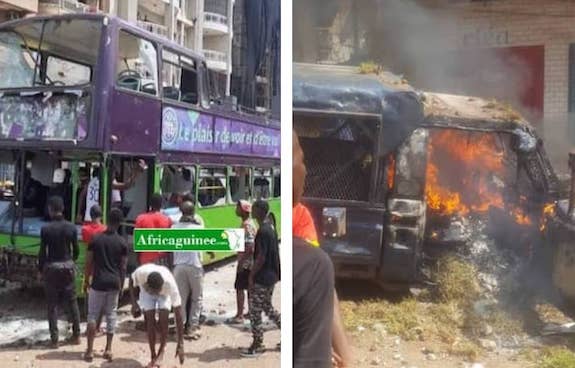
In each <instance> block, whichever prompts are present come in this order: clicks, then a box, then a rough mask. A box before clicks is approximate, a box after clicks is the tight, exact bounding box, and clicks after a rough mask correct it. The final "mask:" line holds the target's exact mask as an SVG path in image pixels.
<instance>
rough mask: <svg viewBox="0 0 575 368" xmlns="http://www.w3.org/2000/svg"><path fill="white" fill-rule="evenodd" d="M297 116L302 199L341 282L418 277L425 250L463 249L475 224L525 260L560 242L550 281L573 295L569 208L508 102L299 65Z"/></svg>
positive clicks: (539, 146)
mask: <svg viewBox="0 0 575 368" xmlns="http://www.w3.org/2000/svg"><path fill="white" fill-rule="evenodd" d="M293 114H294V129H295V130H296V132H297V134H298V135H299V137H300V143H301V145H302V148H303V151H304V155H305V162H306V166H307V170H308V177H307V181H306V186H305V191H304V204H305V205H306V206H307V207H308V208H309V210H310V212H311V213H312V216H313V217H314V220H315V222H316V224H317V227H318V233H319V234H320V235H321V241H320V243H321V246H322V248H323V249H324V250H325V251H326V252H327V253H328V254H329V255H330V256H331V258H332V261H333V263H334V267H335V270H336V276H337V277H339V278H354V279H367V280H372V281H375V282H378V283H382V284H390V283H391V284H411V283H413V282H416V281H418V280H419V278H420V276H421V265H422V260H423V258H424V255H425V254H426V252H428V251H432V250H433V248H434V246H435V245H436V244H446V243H457V242H459V241H460V240H461V239H462V238H464V237H465V234H464V233H465V231H466V229H465V226H461V221H459V220H458V219H467V218H474V217H475V218H482V219H485V222H486V223H487V224H488V226H487V229H488V230H487V231H490V232H491V233H492V235H493V237H495V238H497V239H498V240H499V241H500V242H502V243H505V245H506V246H508V247H510V248H512V250H513V251H514V252H515V253H516V254H519V255H520V256H521V257H525V258H529V257H533V256H534V254H535V253H536V251H537V249H539V248H542V247H544V246H545V245H544V243H545V242H547V244H551V245H553V246H555V244H559V245H558V246H557V249H555V248H552V252H554V253H555V254H556V258H555V265H554V266H555V276H556V277H555V284H556V285H557V286H558V288H559V289H560V290H561V291H562V292H563V294H564V295H566V296H569V295H572V296H573V297H574V298H575V287H573V286H571V284H572V283H569V282H567V281H566V280H572V279H573V278H572V277H570V276H575V267H573V265H575V250H574V249H575V248H574V249H571V248H572V247H570V246H569V244H570V242H569V241H570V239H572V238H573V236H572V235H573V234H572V232H573V231H575V224H573V222H572V221H571V217H569V216H568V213H573V212H574V210H573V205H569V203H573V201H571V202H569V200H560V198H563V197H564V195H565V193H564V192H565V191H564V190H562V189H561V188H563V185H562V183H561V182H560V180H559V179H558V177H557V175H556V174H555V172H554V170H553V167H552V166H551V163H550V161H549V160H548V158H547V155H546V153H545V149H544V147H543V143H542V141H541V140H540V139H539V138H538V137H537V135H536V133H535V131H534V129H533V128H532V126H531V125H530V124H529V123H528V122H527V121H525V120H524V119H523V118H522V117H521V116H520V115H519V114H517V113H516V112H515V111H513V110H512V109H511V108H510V107H508V106H506V105H505V104H501V103H498V102H496V101H489V100H485V99H481V98H475V97H469V96H456V95H448V94H440V93H428V92H420V91H417V90H415V89H414V88H412V87H411V86H410V85H409V84H408V83H407V82H406V81H405V80H403V79H402V78H401V77H398V76H396V75H393V74H391V73H387V72H378V73H375V74H374V73H362V70H361V69H360V68H355V67H341V66H326V65H323V66H320V65H309V64H295V65H294V81H293ZM572 164H573V166H575V159H574V160H573V161H572ZM573 166H572V167H573ZM572 197H575V194H573V191H572ZM561 211H563V213H564V214H565V215H564V216H559V215H558V213H559V212H561ZM558 237H559V239H563V243H564V244H565V245H563V246H562V245H560V244H561V242H560V241H557V239H558ZM550 249H551V248H550ZM566 260H569V262H570V263H567V261H566Z"/></svg>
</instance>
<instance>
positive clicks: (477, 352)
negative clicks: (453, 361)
mask: <svg viewBox="0 0 575 368" xmlns="http://www.w3.org/2000/svg"><path fill="white" fill-rule="evenodd" d="M447 352H448V353H449V354H451V355H454V356H458V357H462V358H464V359H465V360H467V361H468V362H473V361H477V360H478V359H479V357H480V356H481V353H482V350H481V348H480V347H479V346H477V344H475V343H473V342H471V341H467V340H463V341H460V342H456V343H455V344H453V345H452V346H450V347H449V349H447Z"/></svg>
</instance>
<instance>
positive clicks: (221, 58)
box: [204, 49, 228, 63]
mask: <svg viewBox="0 0 575 368" xmlns="http://www.w3.org/2000/svg"><path fill="white" fill-rule="evenodd" d="M204 56H205V57H206V60H209V61H217V62H222V63H227V62H228V58H227V57H226V53H225V52H221V51H215V50H206V49H204Z"/></svg>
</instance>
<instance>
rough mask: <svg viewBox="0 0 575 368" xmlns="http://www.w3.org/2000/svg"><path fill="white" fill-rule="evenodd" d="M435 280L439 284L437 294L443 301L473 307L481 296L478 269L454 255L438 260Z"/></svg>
mask: <svg viewBox="0 0 575 368" xmlns="http://www.w3.org/2000/svg"><path fill="white" fill-rule="evenodd" d="M435 281H436V282H437V284H438V288H437V296H438V297H439V300H440V301H441V302H443V303H456V304H457V305H458V306H460V307H471V304H472V303H473V302H475V301H476V300H478V299H479V297H480V296H481V288H480V287H479V284H478V282H477V271H476V270H475V268H474V267H473V265H471V264H469V263H466V262H464V261H462V260H460V259H458V258H456V257H453V256H447V257H444V258H441V259H440V260H439V261H438V263H437V272H436V274H435Z"/></svg>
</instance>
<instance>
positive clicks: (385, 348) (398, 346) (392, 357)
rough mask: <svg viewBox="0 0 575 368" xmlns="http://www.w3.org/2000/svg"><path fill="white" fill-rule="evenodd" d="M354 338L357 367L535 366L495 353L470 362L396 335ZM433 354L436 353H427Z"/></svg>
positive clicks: (366, 334)
mask: <svg viewBox="0 0 575 368" xmlns="http://www.w3.org/2000/svg"><path fill="white" fill-rule="evenodd" d="M350 337H351V344H352V346H353V354H354V357H355V362H354V365H352V366H353V367H389V368H416V367H417V368H422V367H426V368H465V367H469V368H472V367H473V364H481V367H483V368H529V367H535V365H532V363H531V362H528V361H526V360H525V359H523V358H521V357H520V356H518V355H517V354H516V353H509V352H506V353H493V354H488V355H486V356H484V357H482V358H481V359H478V360H477V362H468V361H465V360H464V359H462V358H459V357H454V356H450V355H448V354H446V353H442V352H441V348H439V347H437V345H436V344H433V343H430V342H421V341H402V340H401V339H398V338H397V337H395V336H389V335H383V336H382V334H380V333H378V332H376V331H369V330H365V331H362V332H359V331H352V332H351V333H350ZM429 351H431V352H433V353H427V352H429ZM431 354H433V355H431ZM430 356H431V357H432V359H433V360H431V359H430ZM473 368H475V367H473ZM478 368H479V367H478Z"/></svg>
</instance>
